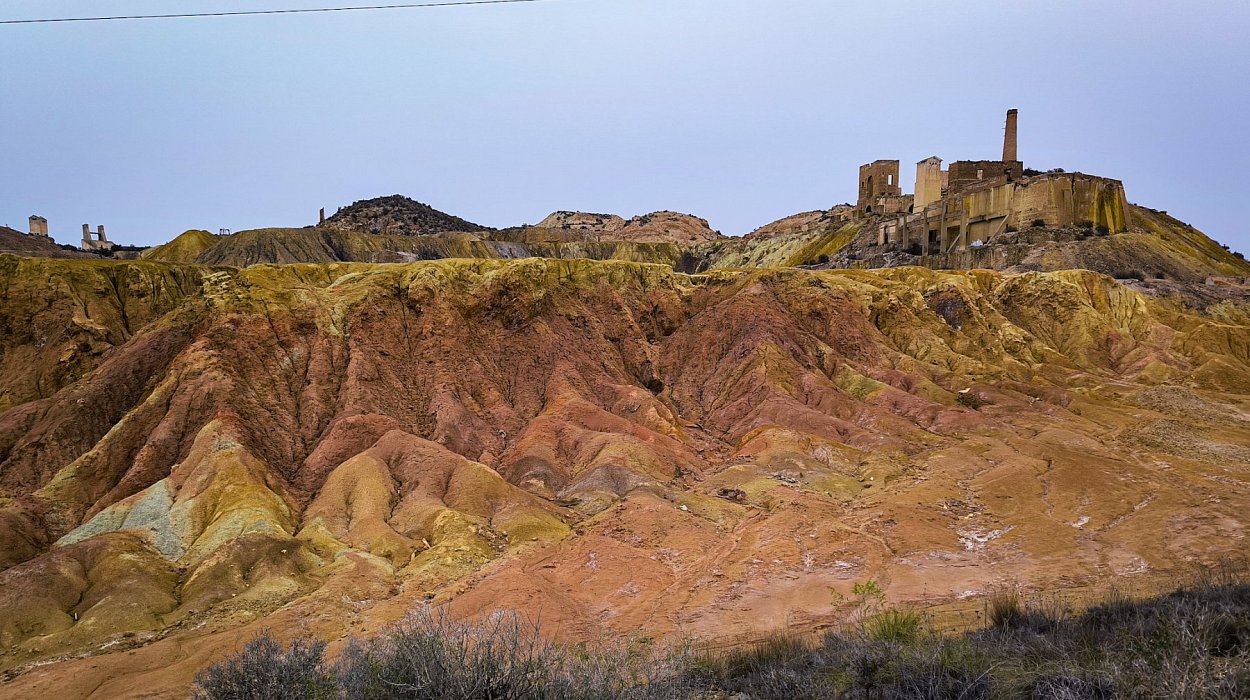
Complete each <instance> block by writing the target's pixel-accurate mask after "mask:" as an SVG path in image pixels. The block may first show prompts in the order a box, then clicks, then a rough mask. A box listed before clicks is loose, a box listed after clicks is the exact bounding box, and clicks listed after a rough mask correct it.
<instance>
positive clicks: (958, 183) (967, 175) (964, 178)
mask: <svg viewBox="0 0 1250 700" xmlns="http://www.w3.org/2000/svg"><path fill="white" fill-rule="evenodd" d="M1003 176H1006V177H1007V179H1009V180H1019V179H1020V178H1022V177H1024V163H1021V162H1020V161H1018V160H1017V161H1011V162H1004V161H1001V160H957V161H955V162H954V163H951V167H950V170H949V171H948V174H947V192H949V193H956V192H959V191H961V190H964V189H967V188H969V187H974V186H976V185H978V184H980V183H982V182H984V181H986V180H993V179H995V178H1000V177H1003Z"/></svg>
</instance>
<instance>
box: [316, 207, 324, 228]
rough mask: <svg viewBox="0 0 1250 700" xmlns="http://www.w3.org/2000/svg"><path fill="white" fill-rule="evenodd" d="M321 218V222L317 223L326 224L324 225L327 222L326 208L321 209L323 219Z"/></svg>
mask: <svg viewBox="0 0 1250 700" xmlns="http://www.w3.org/2000/svg"><path fill="white" fill-rule="evenodd" d="M320 218H321V220H320V221H318V222H317V223H319V224H324V223H325V222H326V208H325V207H322V208H321V217H320Z"/></svg>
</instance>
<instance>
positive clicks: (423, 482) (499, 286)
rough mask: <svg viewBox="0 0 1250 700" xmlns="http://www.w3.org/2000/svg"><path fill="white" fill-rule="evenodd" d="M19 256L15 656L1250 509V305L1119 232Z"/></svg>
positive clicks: (599, 626) (599, 616)
mask: <svg viewBox="0 0 1250 700" xmlns="http://www.w3.org/2000/svg"><path fill="white" fill-rule="evenodd" d="M0 260H2V261H6V262H5V264H4V265H3V266H0V288H3V289H5V290H6V296H5V299H6V302H5V305H4V308H3V313H4V316H3V318H4V323H5V325H6V330H8V331H10V332H12V331H13V330H14V329H22V328H29V329H31V330H29V331H26V333H27V334H26V335H18V336H11V335H9V334H5V339H4V341H3V342H5V343H6V345H5V346H4V351H5V354H4V358H3V362H4V363H5V364H4V371H3V372H0V382H3V384H2V385H0V391H3V392H4V395H6V396H9V397H11V398H10V399H9V400H8V401H9V405H8V406H7V410H6V411H5V412H3V413H0V489H2V491H0V557H3V566H5V567H7V568H6V569H5V570H4V571H3V572H0V670H11V671H14V672H16V671H18V670H21V669H25V670H24V671H23V672H22V673H21V674H20V675H17V676H16V677H15V678H12V679H10V680H9V682H8V684H7V686H6V687H5V688H4V689H3V691H0V692H10V693H13V694H14V695H15V696H25V697H29V696H38V695H39V694H45V695H48V694H51V693H52V692H53V690H54V689H55V691H56V693H57V696H58V697H79V696H85V695H87V694H89V693H92V692H94V693H96V694H97V695H99V696H102V697H103V696H110V695H125V694H127V693H129V692H132V691H133V689H134V688H143V689H145V691H149V692H152V693H153V694H157V695H160V694H162V693H163V694H167V695H170V696H176V695H185V692H186V686H187V684H188V683H189V682H190V680H191V678H192V676H193V674H194V672H195V671H196V670H197V669H198V668H199V667H200V666H201V665H203V664H204V663H206V662H208V661H210V660H212V659H214V658H217V657H219V656H221V655H223V654H225V653H227V652H229V651H232V650H233V649H234V648H236V646H237V640H239V639H241V638H246V637H247V636H250V635H251V634H253V633H254V632H255V631H256V630H259V629H260V628H262V627H269V628H272V629H274V630H275V631H276V632H277V633H278V634H279V636H282V635H289V634H296V633H312V634H315V635H319V636H322V637H324V638H327V639H330V640H338V639H341V638H342V637H343V636H344V635H346V634H361V633H368V632H370V631H374V630H377V629H378V628H379V626H381V625H384V624H387V623H389V622H391V621H393V620H395V619H398V618H399V617H401V616H402V615H403V614H404V612H405V611H406V610H408V609H410V608H411V607H412V606H414V605H416V604H418V603H420V602H421V601H424V600H425V599H426V598H427V597H432V598H433V599H434V600H435V601H443V602H448V603H449V604H450V605H451V606H452V609H453V610H454V611H455V612H457V613H458V614H472V613H476V612H479V611H481V610H484V609H490V608H497V607H504V608H519V609H524V610H529V611H535V610H541V613H542V616H543V619H544V620H545V621H547V622H548V623H550V624H551V625H552V626H553V629H554V628H558V630H559V633H560V634H562V635H564V636H566V637H568V638H572V639H592V638H599V637H600V636H601V635H602V634H603V633H604V632H605V630H607V631H616V632H622V633H632V632H637V631H645V633H646V634H649V635H666V634H676V633H678V632H679V631H680V633H682V634H689V635H696V636H701V637H705V638H706V637H733V636H734V635H738V634H744V633H756V632H759V631H761V630H762V629H769V628H781V627H784V626H787V625H789V626H791V627H792V628H795V629H812V628H814V627H816V626H819V625H822V624H827V623H829V622H832V621H835V620H839V619H841V618H842V616H843V615H844V614H845V612H846V611H845V610H842V609H841V608H839V607H838V604H837V603H836V601H835V599H834V597H833V596H831V594H830V592H829V591H830V588H831V587H832V588H833V589H834V590H837V591H840V592H843V593H846V592H848V591H849V588H850V586H851V585H852V584H854V583H855V582H858V581H863V580H866V579H875V580H877V581H879V582H882V584H883V585H885V586H886V588H887V591H888V592H889V594H890V596H891V597H892V598H894V599H896V600H900V601H914V602H942V601H948V600H957V599H959V598H960V596H963V595H966V593H967V592H969V591H973V592H977V591H984V590H986V589H987V588H988V587H989V586H992V585H994V584H996V583H999V582H1002V581H1014V582H1019V583H1020V584H1022V585H1025V586H1065V585H1080V584H1084V583H1092V582H1098V581H1104V580H1107V579H1108V578H1110V577H1120V579H1121V580H1123V577H1132V576H1138V577H1147V576H1150V575H1152V574H1154V573H1156V572H1167V571H1171V570H1174V569H1176V568H1177V567H1180V566H1183V565H1185V564H1186V563H1187V562H1190V561H1192V560H1195V559H1197V560H1207V559H1213V558H1216V557H1219V556H1221V555H1224V554H1227V553H1233V552H1242V551H1244V548H1245V541H1244V536H1245V529H1246V525H1247V522H1246V515H1245V514H1246V513H1247V512H1250V452H1248V451H1247V448H1246V445H1248V444H1250V398H1248V397H1250V354H1248V353H1247V350H1246V348H1247V347H1250V326H1248V325H1247V320H1246V316H1244V315H1241V316H1239V315H1238V313H1236V312H1232V311H1230V310H1229V307H1228V306H1227V305H1221V304H1213V305H1212V306H1211V307H1210V308H1208V309H1207V310H1206V311H1204V312H1197V311H1193V310H1189V309H1186V308H1185V307H1183V306H1179V305H1172V304H1167V303H1162V302H1159V301H1156V300H1153V299H1151V298H1149V297H1146V296H1143V295H1141V294H1139V293H1136V292H1134V291H1132V290H1131V289H1128V288H1126V287H1124V286H1122V285H1120V284H1117V283H1116V282H1114V281H1113V280H1111V279H1109V278H1107V277H1105V276H1101V275H1097V274H1094V273H1090V272H1083V271H1067V272H1053V273H1029V274H1020V275H1005V274H998V273H994V272H989V271H975V272H936V271H931V270H927V269H922V268H899V269H890V270H873V271H805V270H793V269H790V270H769V271H756V272H743V271H717V272H713V273H708V274H703V275H694V276H687V275H683V274H679V273H676V272H673V271H672V269H671V268H670V267H669V266H661V265H645V264H636V263H626V262H593V261H588V260H572V261H562V260H551V259H527V260H517V261H508V262H496V261H484V260H466V259H459V260H443V261H433V262H421V263H412V264H405V265H367V264H317V265H311V264H304V265H289V266H269V265H259V266H254V267H251V268H248V269H244V270H234V269H230V270H210V269H204V268H199V267H194V266H185V265H158V264H154V263H106V262H90V263H87V262H83V263H79V262H72V261H45V262H42V263H41V262H38V261H28V260H17V259H13V258H0ZM52 263H55V264H56V265H60V266H67V267H59V268H57V269H56V270H55V271H54V270H52V269H51V268H48V267H46V266H45V267H40V265H48V264H52ZM13 290H20V294H19V295H17V296H14V295H13ZM141 292H142V293H141ZM1242 293H1243V294H1245V293H1246V292H1245V291H1243V292H1242ZM12 299H21V300H25V301H22V302H21V303H13V302H11V301H10V300H12ZM54 328H60V329H61V331H62V332H64V333H66V334H67V335H65V336H59V335H51V336H49V337H47V338H46V339H45V338H44V334H45V333H49V332H51V330H52V329H54ZM66 329H68V330H66ZM86 338H90V339H92V340H83V339H86ZM13 353H20V355H15V354H13ZM10 357H14V358H17V359H15V360H13V364H9V363H10ZM19 363H20V364H22V365H26V366H29V367H32V368H34V369H35V370H37V371H38V372H42V374H41V375H40V376H45V377H51V378H49V379H45V380H42V381H41V382H39V383H36V384H34V385H32V384H31V383H30V382H29V381H28V380H27V379H26V378H25V377H23V376H22V374H21V373H20V372H19V371H17V367H18V365H19ZM62 364H64V365H65V366H67V367H72V368H75V369H74V371H73V372H63V373H57V372H52V371H50V369H49V368H53V367H57V368H59V367H61V366H62ZM58 371H59V370H58ZM973 406H976V407H977V408H973ZM65 654H69V655H71V656H72V655H77V654H89V655H90V656H89V657H88V658H82V659H74V658H66V659H62V660H60V661H57V662H55V663H51V664H41V665H38V666H36V667H26V666H24V665H26V664H30V663H32V662H38V661H41V660H47V659H49V658H51V657H57V656H60V655H65ZM91 654H98V655H91Z"/></svg>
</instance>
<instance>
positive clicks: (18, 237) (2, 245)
mask: <svg viewBox="0 0 1250 700" xmlns="http://www.w3.org/2000/svg"><path fill="white" fill-rule="evenodd" d="M3 253H9V254H11V255H24V256H29V257H38V258H94V257H96V256H94V255H92V254H90V253H85V252H83V251H80V250H73V249H67V248H63V247H61V246H59V245H57V244H56V241H54V240H52V239H51V238H48V237H46V236H31V235H29V234H26V233H23V232H21V231H18V230H16V229H11V228H9V227H7V226H0V254H3Z"/></svg>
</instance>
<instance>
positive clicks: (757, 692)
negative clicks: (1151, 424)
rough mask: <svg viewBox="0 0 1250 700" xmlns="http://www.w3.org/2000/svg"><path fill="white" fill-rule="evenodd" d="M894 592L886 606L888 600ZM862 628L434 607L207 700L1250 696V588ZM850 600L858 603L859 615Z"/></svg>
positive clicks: (1048, 601)
mask: <svg viewBox="0 0 1250 700" xmlns="http://www.w3.org/2000/svg"><path fill="white" fill-rule="evenodd" d="M879 594H880V595H879ZM853 595H854V596H855V597H854V599H853V600H852V601H850V602H851V603H853V604H854V605H855V610H856V614H859V613H863V612H867V613H868V615H867V616H866V617H864V618H863V619H862V620H861V621H860V623H859V624H852V625H851V626H849V627H847V628H845V629H842V630H838V631H834V632H830V633H827V634H825V635H823V636H821V637H819V638H815V639H812V638H801V637H794V636H785V635H770V636H768V637H765V638H764V639H762V640H761V641H759V642H757V643H755V644H752V645H748V646H744V647H737V648H734V649H729V650H724V651H719V652H717V651H705V652H702V653H691V652H690V651H689V650H688V649H685V648H683V649H679V650H678V651H677V652H664V651H661V650H658V649H657V648H656V647H655V645H653V644H648V643H645V642H635V643H632V644H627V645H624V646H618V647H599V648H590V647H584V646H575V647H566V646H561V645H557V644H553V643H550V642H547V641H544V640H543V639H542V638H541V637H540V636H539V634H538V626H537V625H536V624H530V623H528V622H525V621H523V620H522V619H521V618H519V617H517V616H516V615H513V614H495V615H492V616H489V617H488V618H486V619H485V620H483V621H481V622H476V623H465V622H456V621H452V620H450V619H449V618H448V617H447V616H446V615H445V614H444V613H443V612H442V611H441V610H439V609H436V608H422V609H420V610H418V611H416V612H414V614H413V615H412V616H410V617H409V618H408V619H407V620H405V621H404V622H403V623H401V624H400V625H398V626H396V627H394V628H392V629H391V630H390V631H389V632H387V633H386V634H384V635H382V636H381V637H379V638H377V639H374V640H370V641H367V642H365V641H360V640H355V641H353V642H351V643H350V644H349V646H348V648H347V650H346V651H345V652H344V653H343V655H342V657H341V658H340V660H339V661H338V663H337V664H335V666H334V667H333V671H332V673H328V672H326V671H325V663H324V660H323V651H324V645H321V644H320V643H315V642H308V641H297V642H295V643H294V644H293V645H292V646H291V647H290V648H289V649H287V650H283V649H282V648H281V647H280V646H279V645H278V644H277V643H276V642H274V641H273V640H272V639H271V638H269V637H268V636H267V635H266V636H262V637H261V638H259V639H257V640H255V641H253V642H251V643H249V644H248V646H247V647H246V648H245V649H244V651H243V652H242V653H241V654H239V655H238V656H236V657H234V658H232V659H229V660H227V661H226V662H223V663H222V664H220V665H218V666H214V667H212V668H210V669H208V670H206V671H204V672H202V673H201V674H200V676H199V679H198V681H197V684H198V688H197V692H196V697H197V698H201V699H203V700H226V699H236V698H238V699H242V698H258V697H267V698H269V697H273V698H328V697H334V698H348V699H355V698H469V699H474V700H476V699H479V698H481V699H487V698H500V699H507V698H511V699H517V700H520V699H523V698H525V699H528V698H534V699H536V700H541V699H545V698H587V699H590V698H595V699H599V698H603V699H605V700H611V699H614V698H727V697H732V696H734V695H735V694H738V693H745V694H746V695H747V696H748V697H750V698H751V700H782V699H786V700H793V699H797V700H802V699H808V698H811V699H815V698H865V699H866V698H917V699H919V698H987V699H988V698H1055V699H1058V698H1118V697H1154V698H1217V699H1220V698H1229V699H1230V700H1231V699H1232V698H1243V697H1247V694H1250V585H1247V584H1245V583H1241V582H1235V581H1234V580H1232V578H1230V577H1228V576H1222V575H1215V576H1211V577H1209V578H1207V579H1206V580H1204V581H1201V582H1199V583H1197V584H1194V585H1191V586H1189V587H1185V588H1181V589H1178V590H1176V591H1175V592H1173V593H1170V594H1167V595H1163V596H1160V597H1156V598H1151V599H1147V600H1131V599H1129V598H1127V597H1125V596H1123V595H1120V594H1117V593H1114V592H1113V593H1112V594H1110V595H1108V596H1107V597H1106V598H1105V599H1104V600H1103V601H1102V602H1101V603H1100V604H1098V605H1096V606H1094V607H1092V608H1090V609H1089V610H1088V611H1086V612H1085V613H1084V614H1081V615H1079V616H1075V615H1072V614H1071V611H1070V610H1068V608H1067V607H1065V606H1064V605H1062V604H1061V603H1060V602H1059V600H1058V599H1057V598H1054V597H1050V598H1040V599H1037V600H1030V601H1026V600H1025V599H1024V597H1023V596H1022V595H1021V594H1020V593H1019V592H1018V591H1016V590H1014V589H1000V590H996V591H993V592H992V593H991V594H990V595H989V596H988V597H987V598H986V600H985V611H986V618H987V621H988V624H989V626H988V627H986V628H985V629H981V630H977V631H974V632H969V633H966V634H961V635H940V634H936V633H933V632H928V631H924V630H923V620H924V617H923V616H922V615H921V614H920V613H919V612H915V611H910V610H895V609H888V608H883V607H882V606H883V601H884V592H883V591H882V589H881V588H880V587H879V586H878V585H877V584H876V583H875V582H872V581H869V582H866V583H862V584H857V585H856V588H855V590H854V591H853ZM844 602H845V601H844Z"/></svg>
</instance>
